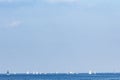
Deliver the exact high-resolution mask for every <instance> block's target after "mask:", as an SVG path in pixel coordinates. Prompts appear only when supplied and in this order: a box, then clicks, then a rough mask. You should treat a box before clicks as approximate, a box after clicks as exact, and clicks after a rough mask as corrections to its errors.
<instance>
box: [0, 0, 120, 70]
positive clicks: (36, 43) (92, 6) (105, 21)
mask: <svg viewBox="0 0 120 80" xmlns="http://www.w3.org/2000/svg"><path fill="white" fill-rule="evenodd" d="M119 4H120V1H119V0H26V1H25V0H0V72H5V71H6V70H10V71H11V72H26V71H30V72H33V71H38V72H70V71H72V72H88V71H89V70H95V71H97V72H113V71H118V72H120V64H119V61H120V59H119V56H120V23H119V21H120V10H119V8H120V5H119Z"/></svg>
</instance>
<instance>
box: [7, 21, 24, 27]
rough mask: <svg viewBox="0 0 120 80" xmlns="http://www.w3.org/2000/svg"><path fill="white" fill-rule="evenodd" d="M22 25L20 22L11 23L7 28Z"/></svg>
mask: <svg viewBox="0 0 120 80" xmlns="http://www.w3.org/2000/svg"><path fill="white" fill-rule="evenodd" d="M21 24H22V22H21V21H12V22H10V23H9V25H8V26H9V27H19V26H20V25H21Z"/></svg>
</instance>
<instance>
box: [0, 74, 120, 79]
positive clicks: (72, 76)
mask: <svg viewBox="0 0 120 80" xmlns="http://www.w3.org/2000/svg"><path fill="white" fill-rule="evenodd" d="M0 80H120V74H92V75H90V74H39V75H32V74H29V75H26V74H16V75H12V74H11V75H3V74H1V75H0Z"/></svg>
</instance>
